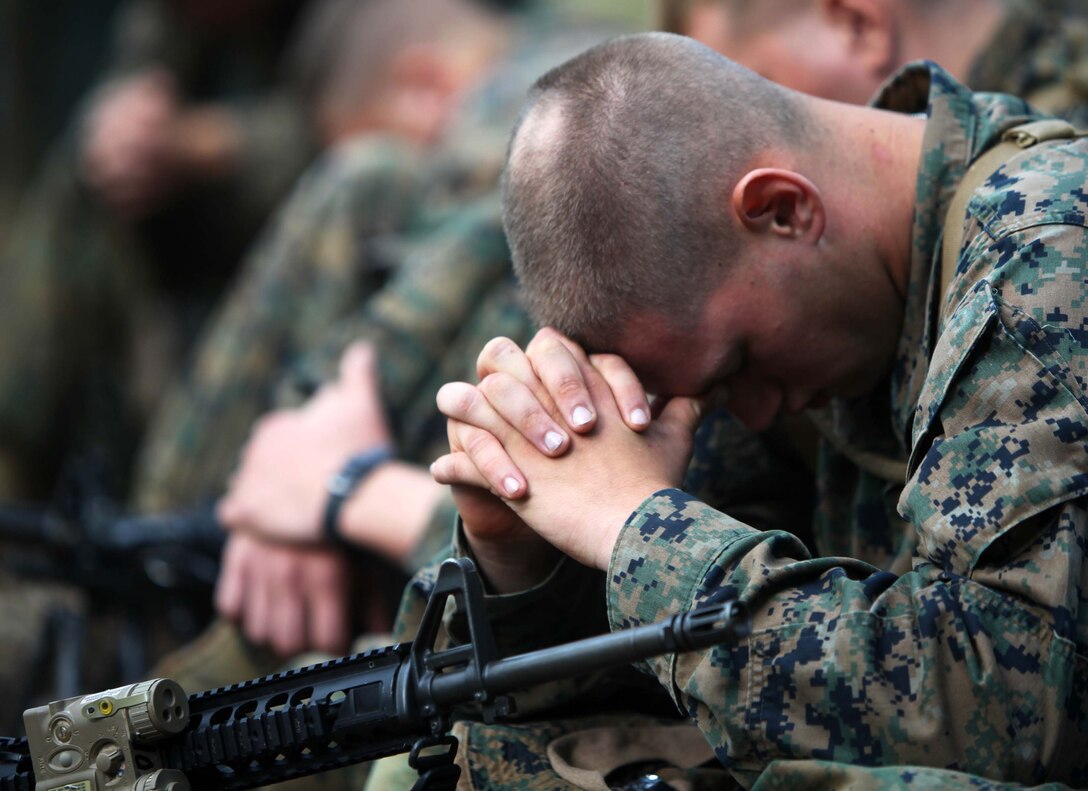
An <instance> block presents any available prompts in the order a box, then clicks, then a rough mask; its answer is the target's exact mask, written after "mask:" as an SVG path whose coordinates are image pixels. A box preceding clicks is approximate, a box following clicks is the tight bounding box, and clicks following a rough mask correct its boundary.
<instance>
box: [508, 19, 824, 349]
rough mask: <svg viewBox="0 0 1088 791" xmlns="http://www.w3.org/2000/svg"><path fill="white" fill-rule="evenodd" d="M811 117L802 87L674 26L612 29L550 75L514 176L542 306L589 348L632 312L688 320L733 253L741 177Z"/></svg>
mask: <svg viewBox="0 0 1088 791" xmlns="http://www.w3.org/2000/svg"><path fill="white" fill-rule="evenodd" d="M803 115H804V114H803V108H802V107H801V105H800V103H799V101H798V100H797V99H796V97H795V96H794V95H793V94H792V93H790V92H788V91H785V90H784V89H782V88H780V87H779V86H776V85H774V84H773V83H770V82H768V81H766V80H763V79H762V78H760V77H758V76H757V75H755V74H753V73H752V72H750V71H748V70H746V69H743V68H741V67H740V66H737V65H736V64H734V63H732V62H731V61H729V60H727V59H725V58H723V57H722V56H720V55H718V54H717V53H715V52H713V51H712V50H710V49H708V48H707V47H704V46H702V45H701V44H698V43H696V42H694V41H692V40H691V39H686V38H683V37H681V36H674V35H671V34H667V33H648V34H639V35H634V36H624V37H621V38H617V39H612V40H611V41H607V42H605V43H603V44H600V45H598V46H596V47H594V48H592V49H590V50H588V51H587V52H584V53H582V54H581V55H579V56H577V57H575V58H573V59H572V60H570V61H567V62H566V63H565V64H563V65H561V66H559V67H557V68H556V69H554V70H552V71H550V72H548V73H547V74H545V75H544V76H543V77H541V78H540V79H539V80H538V81H537V82H536V84H535V85H534V86H533V88H532V90H531V91H530V94H529V99H528V102H527V104H526V107H525V109H524V110H523V112H522V116H521V118H520V119H519V121H518V124H517V125H516V126H515V129H514V136H513V139H512V140H511V143H510V149H509V152H508V155H507V168H506V173H505V175H504V179H503V223H504V226H505V228H506V233H507V237H508V239H509V241H510V248H511V252H512V255H513V261H514V267H515V270H516V271H517V274H518V277H519V279H520V281H521V285H522V293H523V296H524V298H525V301H526V305H527V307H528V309H529V311H530V313H531V314H532V316H533V318H534V319H535V320H536V321H537V323H538V324H539V325H541V326H544V325H551V326H554V327H556V328H558V329H559V330H561V331H563V332H565V333H567V334H568V335H571V336H572V337H574V338H576V339H578V340H580V341H581V342H582V343H584V344H587V345H588V346H590V347H593V348H606V347H607V346H608V345H609V343H610V341H611V340H614V339H615V332H616V328H617V326H618V324H619V322H620V321H621V320H623V319H625V318H626V317H628V316H630V315H631V313H632V312H639V311H650V312H653V313H656V314H660V315H663V316H667V317H669V319H670V321H671V322H673V326H674V327H676V328H678V329H682V330H683V329H690V328H691V327H693V326H694V325H695V324H696V322H697V321H698V320H699V318H700V317H701V314H702V306H703V304H704V301H705V299H706V297H707V296H708V295H709V294H710V293H711V292H712V291H713V289H714V287H715V285H716V284H718V283H719V282H720V280H721V278H722V276H723V275H724V273H725V272H724V269H725V266H724V265H725V264H726V262H727V261H729V260H730V259H731V258H732V257H733V256H734V254H735V252H736V246H737V244H738V241H737V235H738V234H737V229H736V227H735V224H734V223H735V221H734V220H733V219H732V217H731V212H730V211H729V210H728V208H727V207H728V206H729V205H730V201H731V194H732V189H733V186H734V185H735V184H736V182H737V180H738V179H739V177H740V176H741V175H742V174H743V170H742V169H743V168H744V167H745V166H746V165H747V164H748V163H750V162H751V161H752V157H753V156H754V155H755V153H756V152H758V151H760V150H762V149H763V148H765V147H766V146H768V145H771V144H775V143H779V142H789V141H791V140H793V139H795V138H796V137H797V136H798V135H799V134H800V131H799V130H800V129H801V128H802V127H803V126H804V122H803Z"/></svg>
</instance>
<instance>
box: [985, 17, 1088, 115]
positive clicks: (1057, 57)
mask: <svg viewBox="0 0 1088 791" xmlns="http://www.w3.org/2000/svg"><path fill="white" fill-rule="evenodd" d="M1005 1H1006V4H1007V6H1008V8H1007V10H1006V14H1005V18H1004V19H1003V20H1002V22H1001V24H1000V25H999V27H998V29H997V30H996V31H995V33H994V35H993V37H992V38H991V39H990V42H989V43H988V44H987V46H986V47H985V48H984V49H983V51H982V53H981V54H980V55H979V57H978V58H977V59H976V60H975V62H974V63H973V64H971V68H970V70H969V71H968V74H967V84H968V85H969V86H971V88H972V89H973V90H976V91H993V92H996V93H1007V94H1011V95H1012V96H1020V97H1022V98H1024V99H1027V100H1028V101H1029V102H1031V104H1032V105H1034V106H1035V107H1037V108H1039V109H1040V110H1043V111H1044V112H1047V113H1050V114H1051V115H1057V116H1060V117H1062V118H1065V119H1067V120H1068V121H1070V122H1071V123H1073V124H1074V125H1075V126H1077V127H1079V128H1085V127H1088V6H1086V5H1085V4H1084V3H1083V2H1081V0H1005Z"/></svg>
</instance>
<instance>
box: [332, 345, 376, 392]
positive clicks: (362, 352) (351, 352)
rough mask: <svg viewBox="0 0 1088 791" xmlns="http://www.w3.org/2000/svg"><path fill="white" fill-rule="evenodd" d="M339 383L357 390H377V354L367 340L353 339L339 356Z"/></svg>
mask: <svg viewBox="0 0 1088 791" xmlns="http://www.w3.org/2000/svg"><path fill="white" fill-rule="evenodd" d="M340 383H341V384H342V385H344V386H345V387H348V388H350V389H352V390H357V391H367V392H375V393H376V392H377V384H378V355H377V353H376V352H375V350H374V347H373V346H372V345H371V344H370V343H368V342H367V341H355V342H354V343H352V344H351V345H350V346H348V347H347V348H346V349H344V353H343V354H342V355H341V356H340Z"/></svg>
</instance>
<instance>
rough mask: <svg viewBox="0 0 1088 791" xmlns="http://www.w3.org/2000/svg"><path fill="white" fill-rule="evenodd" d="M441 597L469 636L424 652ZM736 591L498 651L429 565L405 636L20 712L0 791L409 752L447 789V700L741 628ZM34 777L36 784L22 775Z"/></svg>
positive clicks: (497, 700)
mask: <svg viewBox="0 0 1088 791" xmlns="http://www.w3.org/2000/svg"><path fill="white" fill-rule="evenodd" d="M450 596H453V597H454V599H455V601H456V604H457V607H458V611H459V612H461V613H464V615H465V618H466V621H467V624H468V632H469V635H470V642H468V643H466V644H464V645H460V646H457V647H455V648H450V649H447V650H444V651H436V650H434V645H435V640H436V638H437V637H438V632H439V628H440V625H441V619H442V615H443V613H444V611H445V606H446V602H447V600H448V598H449V597H450ZM748 629H749V623H748V618H747V614H746V611H745V610H744V608H743V607H742V606H741V605H740V604H739V603H738V602H735V601H730V602H725V603H720V604H712V605H705V606H703V607H700V608H699V609H697V610H692V611H691V612H687V613H682V614H678V615H674V616H672V617H670V618H668V619H666V620H664V621H661V622H658V623H656V624H652V625H649V626H642V627H637V628H633V629H627V630H623V631H618V632H613V633H611V634H607V635H602V636H600V637H592V638H588V639H585V640H580V641H577V642H574V643H567V644H564V645H558V646H555V647H552V648H546V649H543V650H540V651H534V652H532V653H528V654H521V655H518V656H513V657H509V658H506V659H500V658H498V657H497V656H496V653H497V652H496V647H495V641H494V637H493V635H492V633H491V629H490V625H489V624H488V622H487V620H486V619H485V618H484V615H483V591H482V588H481V584H480V580H479V577H478V576H477V574H476V571H475V567H474V566H473V564H472V562H471V561H469V560H466V559H458V560H448V561H446V562H445V563H444V564H443V565H442V567H441V568H440V571H439V574H438V579H437V581H436V585H435V589H434V591H433V593H432V595H431V598H430V600H429V601H428V603H427V607H426V609H425V611H424V615H423V619H422V621H421V623H420V628H419V634H418V635H417V638H416V640H415V641H414V642H413V643H411V644H396V645H392V646H389V647H387V648H383V649H379V650H376V651H368V652H366V653H363V654H356V655H354V656H349V657H344V658H342V659H336V660H333V661H331V662H325V663H323V664H319V665H313V666H311V667H307V668H303V669H301V670H293V671H289V672H286V673H282V674H277V675H272V676H266V677H265V678H261V679H256V680H253V681H247V682H244V683H242V684H237V685H234V686H231V687H225V688H223V689H218V690H214V691H211V692H201V693H199V694H196V695H193V696H191V697H189V698H186V697H185V694H184V692H183V691H182V690H181V688H180V687H179V686H178V684H177V683H176V682H173V681H171V680H169V679H157V680H154V681H147V682H142V683H140V684H135V685H133V686H131V687H124V688H119V689H114V690H108V691H106V692H101V693H98V694H96V695H88V696H84V697H79V698H73V699H71V700H66V701H58V702H56V703H53V704H50V705H49V706H43V707H40V708H37V709H30V710H28V711H27V712H26V714H25V715H24V719H25V722H26V729H27V739H9V740H5V741H3V742H0V791H34V789H37V791H44V790H45V789H57V788H72V789H81V791H104V790H105V789H106V788H109V789H110V791H189V789H200V791H241V789H248V788H255V787H257V786H261V785H268V784H273V783H278V782H282V781H285V780H289V779H292V778H295V777H301V776H304V775H310V774H316V773H318V772H324V771H328V770H330V769H335V768H339V767H342V766H347V765H349V764H354V763H358V762H360V761H367V760H374V759H377V758H382V757H385V756H389V755H396V754H399V753H405V752H407V753H409V764H410V765H411V766H412V767H413V768H415V769H416V770H417V771H418V772H419V774H420V779H419V781H418V782H417V783H416V785H415V787H414V788H416V789H423V788H427V789H432V790H433V789H453V787H454V785H455V784H456V782H457V779H458V776H459V773H460V769H459V767H457V766H456V765H455V764H454V756H455V755H456V751H457V740H456V738H454V737H453V736H451V735H449V733H448V731H449V729H450V726H451V717H452V711H453V709H454V708H455V707H461V706H464V705H465V704H470V703H474V704H477V705H479V706H480V707H481V709H482V714H483V717H484V719H485V720H486V721H492V720H494V719H496V718H503V717H507V716H509V715H511V714H512V713H513V710H514V706H513V701H512V700H511V699H510V697H509V696H508V694H507V693H509V692H512V691H514V690H518V689H524V688H527V687H531V686H534V685H538V684H542V683H546V682H549V681H554V680H557V679H561V678H568V677H573V676H580V675H585V674H588V673H593V672H596V671H600V670H604V669H606V668H611V667H616V666H620V665H624V664H628V663H630V662H634V661H637V660H641V659H646V658H649V657H651V656H656V655H660V654H665V653H673V652H680V651H688V650H692V649H696V648H704V647H708V646H711V645H715V644H718V643H722V642H725V641H727V640H731V639H734V638H737V637H741V636H743V635H745V634H747V633H748ZM35 779H36V780H37V784H35Z"/></svg>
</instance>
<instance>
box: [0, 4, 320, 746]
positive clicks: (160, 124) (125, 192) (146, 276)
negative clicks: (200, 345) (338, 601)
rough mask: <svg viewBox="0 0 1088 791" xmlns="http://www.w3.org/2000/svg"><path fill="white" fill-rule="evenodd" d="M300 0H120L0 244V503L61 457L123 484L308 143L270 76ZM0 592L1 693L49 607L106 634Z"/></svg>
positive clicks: (72, 605)
mask: <svg viewBox="0 0 1088 791" xmlns="http://www.w3.org/2000/svg"><path fill="white" fill-rule="evenodd" d="M303 5H304V3H303V1H302V0H242V2H231V3H220V2H210V1H209V0H130V1H129V2H126V3H125V4H124V5H123V6H122V7H121V10H120V12H119V15H118V17H117V20H116V34H115V41H114V43H113V50H112V58H111V65H110V68H109V70H108V73H107V75H106V76H104V77H103V78H102V79H101V80H100V81H99V86H98V88H97V89H96V90H94V91H93V93H92V94H91V95H90V96H89V97H88V98H87V99H86V101H85V103H84V107H83V108H82V111H81V112H80V113H79V117H78V120H77V122H76V123H74V124H73V125H72V128H71V130H70V131H69V133H68V134H67V135H66V136H65V137H64V138H62V139H61V140H60V141H58V142H57V143H56V145H54V146H53V149H52V151H51V152H50V154H49V156H48V159H47V161H46V162H45V164H44V166H43V168H42V169H41V172H40V173H38V174H37V176H36V178H35V179H34V181H33V182H32V184H31V187H30V189H29V190H28V193H27V195H26V196H25V198H24V200H23V201H22V204H21V206H20V208H19V211H18V216H17V218H16V222H14V223H13V225H12V230H11V233H10V234H9V236H8V238H7V244H6V245H5V247H4V248H3V250H2V251H0V299H2V300H3V305H2V307H0V329H2V337H3V338H4V342H3V344H2V345H0V497H2V498H3V499H4V500H10V499H11V498H13V497H35V498H41V497H45V496H48V495H50V494H52V492H53V490H54V488H55V482H56V480H57V479H58V475H59V474H60V470H61V468H62V467H63V466H66V465H68V463H69V462H68V461H66V460H71V459H73V458H76V457H79V458H82V459H86V460H90V463H89V465H88V466H92V467H95V468H96V469H101V471H102V473H103V474H102V475H98V474H95V475H92V476H90V477H94V478H99V479H101V480H102V482H103V488H105V489H108V491H109V493H110V494H112V495H113V496H115V497H119V496H122V495H124V494H125V493H126V491H127V488H128V480H129V473H130V469H129V465H130V461H131V456H132V453H133V451H134V448H135V445H136V442H137V440H138V437H139V434H140V429H141V426H142V424H143V422H144V421H145V419H146V416H147V415H148V414H149V413H150V412H151V410H152V409H153V408H154V406H155V404H156V402H157V400H158V397H159V394H160V392H161V390H162V384H163V382H165V381H166V380H167V379H168V376H169V374H170V373H171V371H172V369H173V367H174V366H175V365H177V363H178V361H179V360H180V359H181V357H182V355H183V354H184V351H185V349H186V347H187V345H188V344H189V343H191V341H192V339H193V336H194V335H195V333H196V330H197V328H198V327H199V326H200V324H201V323H202V322H203V320H204V319H205V317H206V316H207V315H208V313H209V311H210V310H211V308H212V306H213V305H214V303H215V302H216V301H217V299H218V297H219V295H220V293H221V291H222V290H223V288H224V287H225V285H226V284H227V283H228V282H229V281H230V279H231V277H232V275H233V273H234V271H235V268H236V261H237V259H238V257H239V255H240V253H241V251H242V250H243V249H244V248H245V246H246V245H247V244H248V242H249V240H250V238H251V237H252V235H253V233H254V231H255V230H256V229H257V227H258V226H259V224H260V223H261V222H262V221H263V218H264V216H265V215H266V214H267V212H268V211H269V209H270V208H271V207H272V206H273V205H274V203H275V202H276V201H277V200H279V198H280V196H281V195H282V193H283V192H284V191H285V190H286V189H287V187H288V186H289V184H290V183H291V181H292V180H293V179H294V178H295V176H296V175H297V174H298V172H299V171H300V169H301V168H302V167H303V166H304V164H305V163H306V162H307V161H308V159H309V158H310V156H311V153H312V150H313V146H314V135H313V134H312V131H311V122H310V120H309V113H308V111H307V109H306V107H305V104H304V102H303V100H302V98H301V97H300V96H299V94H298V92H297V90H296V88H294V87H292V84H291V79H290V78H289V77H288V73H289V72H290V70H291V68H292V67H291V66H290V64H289V61H290V58H291V55H290V40H291V38H292V36H293V32H292V30H293V27H294V25H295V20H296V18H297V16H298V14H299V12H300V10H301V9H302V7H303ZM18 33H19V31H15V33H14V34H15V35H18ZM109 573H111V574H116V573H117V570H116V569H111V570H110V571H109ZM0 597H2V606H3V611H4V612H5V613H7V617H5V618H3V619H0V641H2V642H3V644H4V651H3V654H4V669H5V672H4V674H3V677H2V679H0V683H2V685H3V691H4V692H5V693H10V694H5V696H4V698H5V699H6V700H9V701H11V707H12V708H13V709H17V708H19V707H21V704H24V703H26V695H27V694H29V691H30V690H33V689H35V688H37V687H38V686H39V683H38V682H40V681H42V678H41V676H42V675H44V673H47V672H48V670H49V667H50V665H49V660H50V659H52V658H53V656H52V647H51V646H50V644H49V640H48V639H47V637H46V635H47V634H49V631H48V630H47V629H46V628H45V624H46V623H47V622H49V621H50V620H51V619H52V618H53V617H54V615H55V614H57V613H67V614H71V615H74V616H75V618H76V619H77V620H79V619H81V618H82V617H83V616H84V615H91V616H94V618H95V619H97V622H98V623H99V624H102V623H103V622H104V623H105V625H106V632H105V633H104V634H98V632H95V633H94V634H95V635H96V636H97V644H98V645H100V646H106V645H111V644H114V643H115V640H114V637H115V634H116V630H115V629H114V627H113V626H112V625H109V624H110V617H111V616H110V615H109V614H103V613H85V612H84V609H85V607H86V599H85V598H83V597H82V596H80V595H79V594H78V592H73V591H70V590H57V589H56V588H54V587H45V586H40V585H38V584H36V583H30V582H26V581H23V580H15V579H11V578H9V577H8V576H7V575H6V574H4V575H3V576H2V577H0ZM103 616H104V617H103ZM155 626H156V628H160V629H161V628H162V625H161V624H156V625H155ZM69 638H70V639H73V640H75V639H79V638H78V637H76V636H75V635H73V634H70V635H69ZM91 639H92V640H93V639H95V637H94V636H92V637H91ZM116 659H117V656H115V655H114V654H112V653H107V652H105V651H102V652H100V653H99V654H98V655H97V656H96V657H95V660H94V661H93V662H88V663H87V667H86V668H85V670H86V675H85V678H84V682H85V683H87V684H89V685H95V686H97V685H99V684H108V683H110V682H112V681H115V680H116V673H117V670H116V664H115V662H116ZM9 685H10V686H9ZM5 713H6V712H5ZM11 715H12V716H11V721H12V722H13V723H14V722H18V721H19V718H18V715H19V712H18V711H17V710H16V711H12V712H11ZM13 727H14V726H13Z"/></svg>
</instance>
